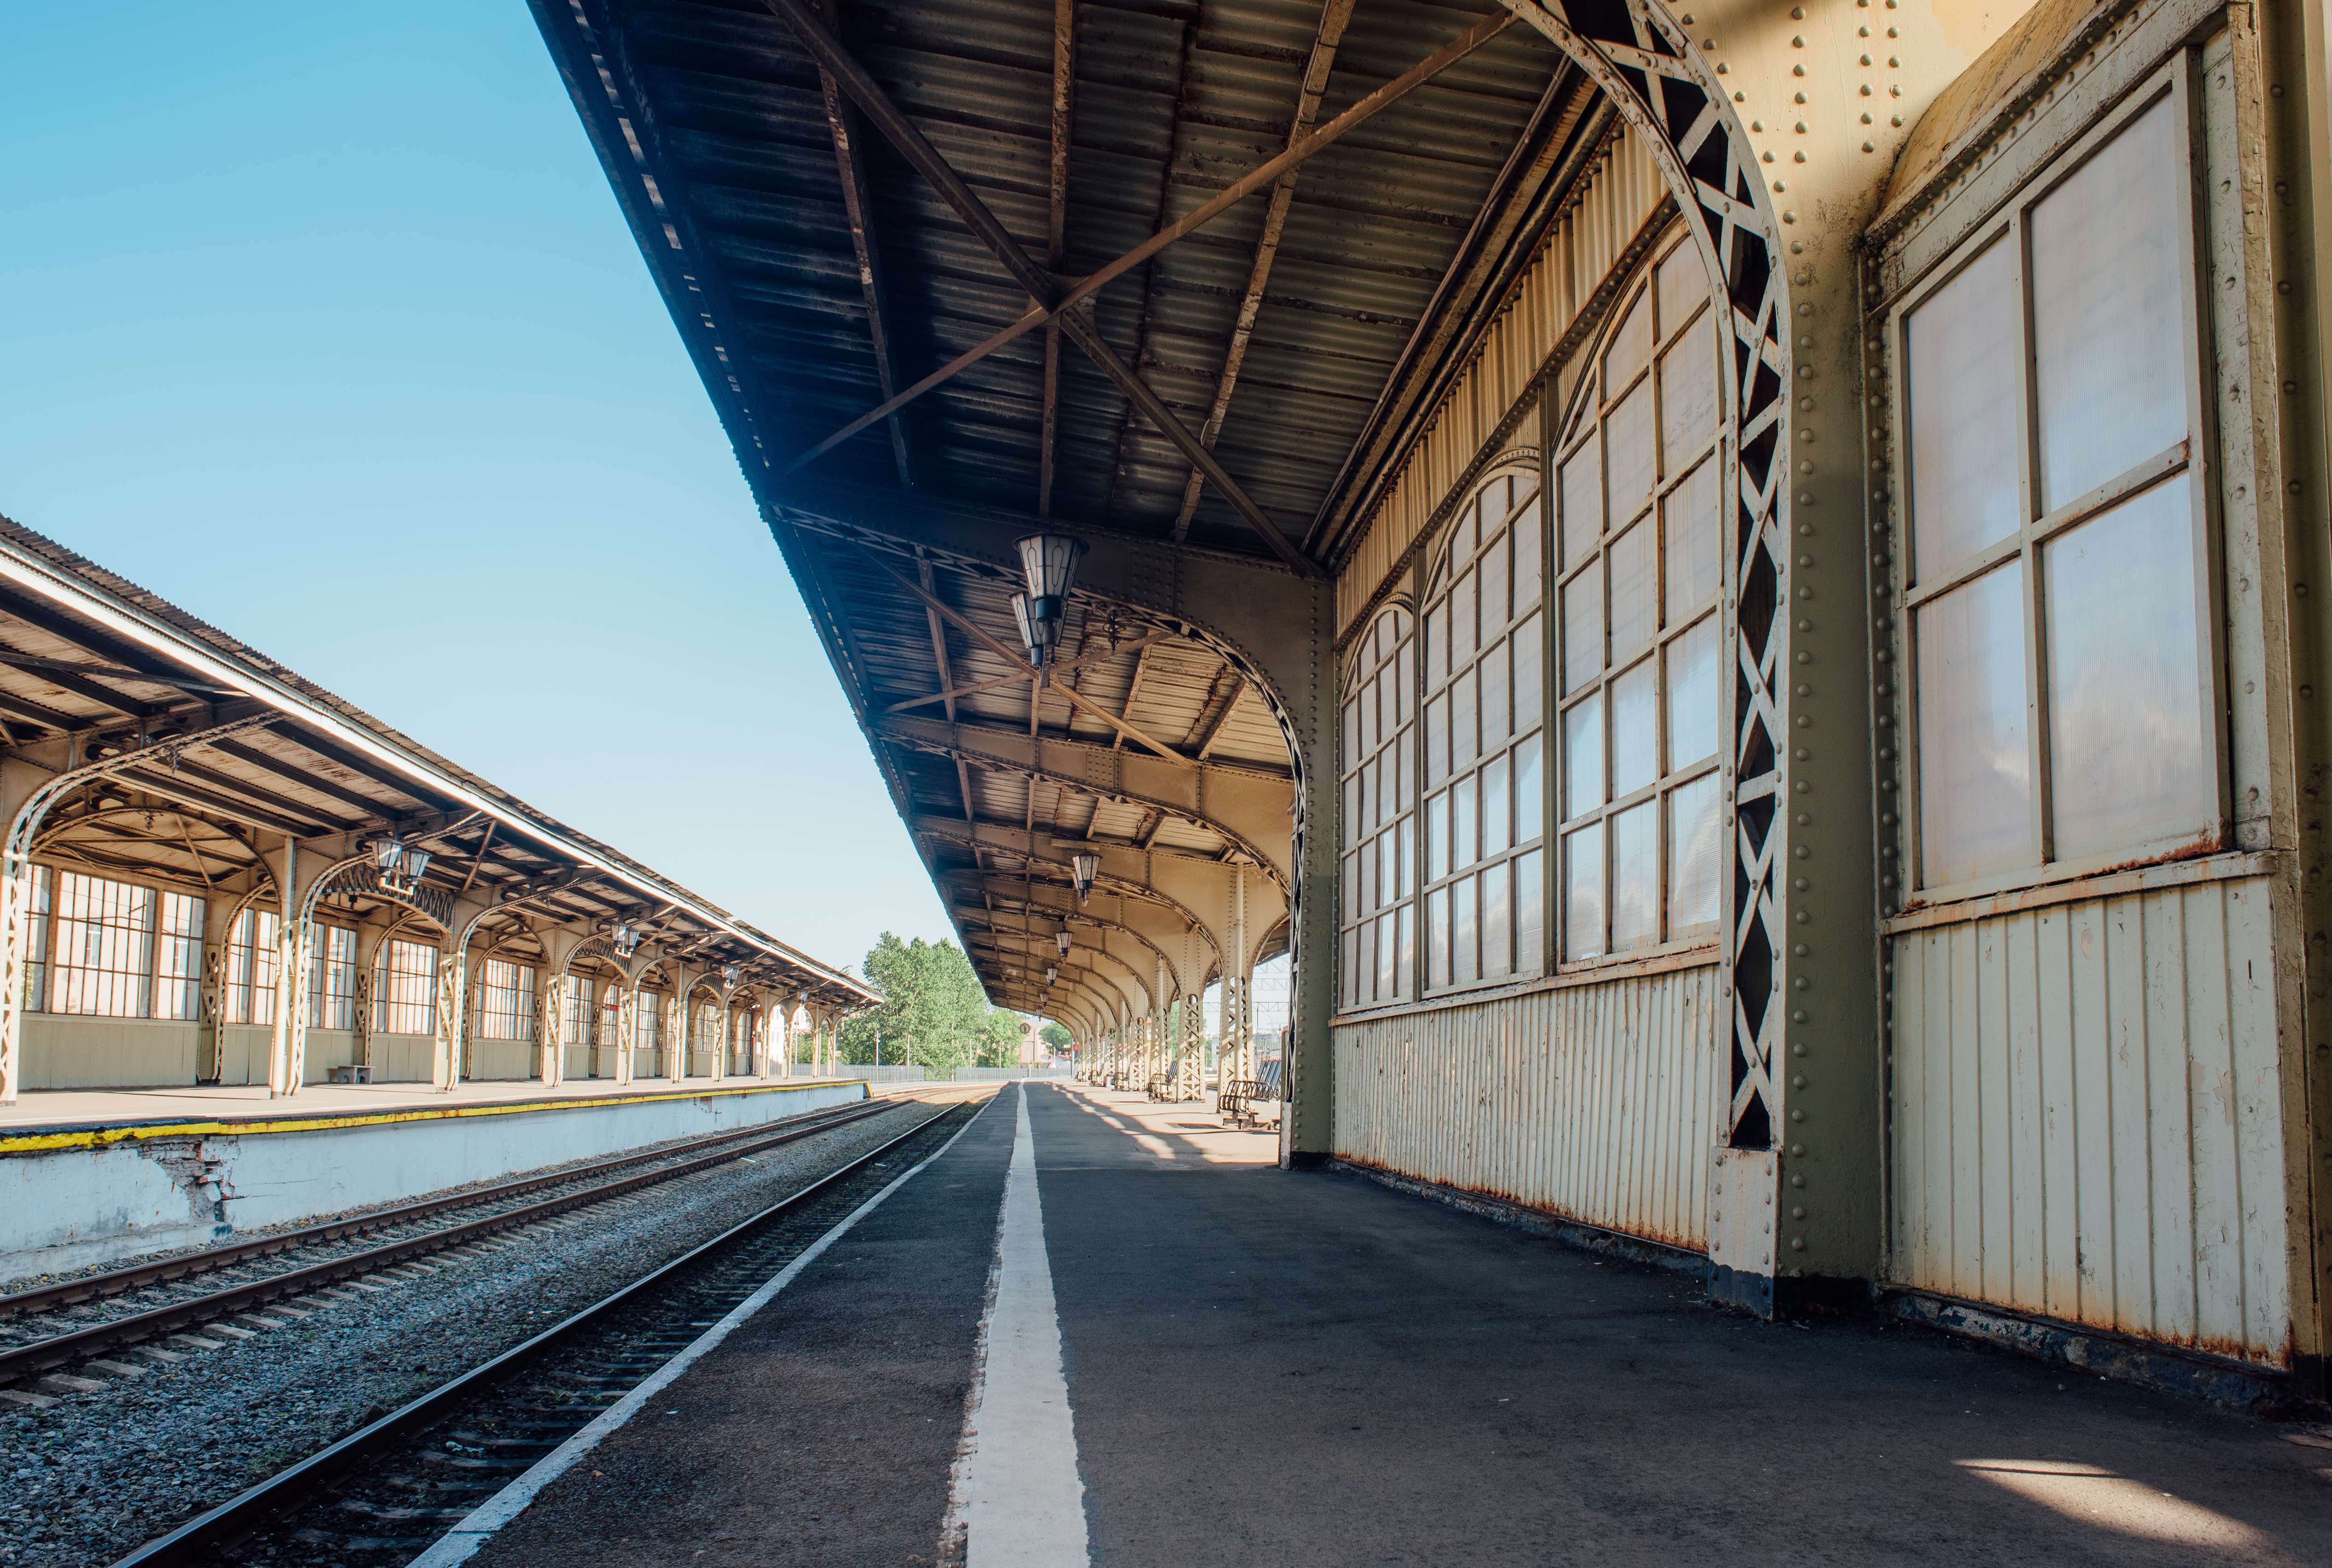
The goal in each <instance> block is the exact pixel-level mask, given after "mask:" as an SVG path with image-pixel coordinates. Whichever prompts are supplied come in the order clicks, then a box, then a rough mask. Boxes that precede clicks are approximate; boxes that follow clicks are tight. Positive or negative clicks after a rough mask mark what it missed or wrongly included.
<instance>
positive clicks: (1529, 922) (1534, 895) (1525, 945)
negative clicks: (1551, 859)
mask: <svg viewBox="0 0 2332 1568" xmlns="http://www.w3.org/2000/svg"><path fill="white" fill-rule="evenodd" d="M1545 877H1546V860H1545V856H1544V855H1542V854H1541V853H1540V852H1539V851H1538V850H1535V849H1534V850H1532V851H1531V852H1530V853H1529V854H1527V855H1517V856H1515V968H1517V969H1519V970H1523V971H1524V973H1530V974H1534V973H1536V972H1537V971H1538V967H1539V965H1540V963H1541V962H1542V961H1544V948H1545V946H1546V921H1545V917H1544V905H1545V903H1546V890H1545V886H1544V882H1545Z"/></svg>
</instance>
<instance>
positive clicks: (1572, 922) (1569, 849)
mask: <svg viewBox="0 0 2332 1568" xmlns="http://www.w3.org/2000/svg"><path fill="white" fill-rule="evenodd" d="M1602 952H1603V827H1602V825H1601V823H1598V824H1596V825H1595V826H1593V827H1582V828H1581V829H1580V830H1579V831H1578V832H1576V833H1573V834H1572V835H1571V836H1570V837H1567V838H1565V839H1564V840H1563V957H1565V958H1567V959H1582V958H1599V957H1601V955H1602Z"/></svg>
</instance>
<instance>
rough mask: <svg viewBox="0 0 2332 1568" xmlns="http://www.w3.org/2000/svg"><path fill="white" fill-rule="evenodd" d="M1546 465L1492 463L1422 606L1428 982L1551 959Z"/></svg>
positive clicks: (1538, 965) (1453, 531) (1489, 974)
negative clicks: (1523, 467)
mask: <svg viewBox="0 0 2332 1568" xmlns="http://www.w3.org/2000/svg"><path fill="white" fill-rule="evenodd" d="M1538 490H1539V487H1538V478H1537V475H1536V474H1534V473H1529V472H1527V471H1525V472H1521V473H1500V474H1496V475H1494V476H1493V477H1492V478H1491V479H1490V481H1489V482H1488V483H1486V484H1485V485H1483V486H1482V488H1481V489H1480V490H1479V491H1477V492H1475V495H1474V497H1473V499H1472V501H1471V502H1469V503H1468V504H1467V505H1466V506H1465V507H1464V508H1463V509H1461V510H1460V511H1459V512H1458V516H1457V519H1456V521H1454V522H1453V523H1452V524H1451V525H1450V530H1449V536H1448V540H1447V541H1446V544H1445V547H1444V550H1443V552H1442V555H1441V559H1440V561H1439V563H1438V565H1437V566H1436V568H1435V569H1434V575H1433V580H1432V586H1431V587H1430V588H1429V590H1428V596H1427V601H1426V611H1425V656H1426V672H1425V682H1426V697H1425V708H1424V713H1425V747H1424V750H1425V791H1426V794H1425V812H1424V823H1425V831H1424V856H1423V859H1424V862H1425V864H1424V865H1423V867H1422V870H1423V872H1424V877H1425V951H1426V977H1425V983H1426V987H1427V989H1428V990H1439V989H1442V988H1445V987H1451V986H1463V985H1470V984H1472V983H1474V982H1475V981H1477V980H1499V979H1504V978H1505V977H1507V976H1511V975H1518V974H1524V975H1526V974H1536V973H1538V972H1539V970H1541V969H1542V968H1543V967H1544V957H1543V952H1544V928H1545V920H1544V908H1545V898H1544V886H1545V866H1544V860H1543V858H1542V855H1541V850H1542V847H1543V842H1544V817H1545V812H1544V800H1545V795H1544V789H1545V779H1544V771H1543V770H1544V745H1543V743H1542V737H1543V736H1544V731H1545V714H1544V709H1545V702H1544V680H1543V678H1542V676H1543V673H1544V669H1545V663H1546V661H1545V656H1544V649H1545V627H1544V621H1543V620H1542V619H1541V618H1540V611H1539V605H1540V598H1541V594H1542V588H1541V583H1540V579H1541V576H1542V561H1543V558H1544V550H1542V549H1541V537H1542V531H1543V528H1544V523H1543V521H1542V513H1541V509H1540V507H1539V504H1538Z"/></svg>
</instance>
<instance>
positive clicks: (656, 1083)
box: [0, 1076, 855, 1153]
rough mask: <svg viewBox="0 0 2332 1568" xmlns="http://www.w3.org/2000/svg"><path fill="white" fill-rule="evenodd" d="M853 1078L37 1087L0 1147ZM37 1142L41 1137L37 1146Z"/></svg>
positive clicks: (0, 1113)
mask: <svg viewBox="0 0 2332 1568" xmlns="http://www.w3.org/2000/svg"><path fill="white" fill-rule="evenodd" d="M851 1082H855V1080H853V1079H846V1078H817V1077H794V1078H750V1077H741V1076H730V1077H727V1078H689V1079H685V1080H683V1081H682V1082H680V1083H677V1084H675V1083H674V1082H673V1081H672V1080H671V1079H670V1078H644V1079H638V1080H636V1081H634V1082H632V1083H630V1084H626V1085H621V1086H620V1087H619V1086H618V1085H616V1084H615V1083H614V1082H613V1081H612V1080H610V1079H607V1078H585V1079H579V1080H576V1081H573V1082H569V1083H564V1084H559V1085H555V1086H552V1087H550V1088H545V1087H544V1086H543V1085H540V1084H539V1083H536V1082H534V1081H533V1080H531V1079H505V1080H496V1079H483V1080H478V1081H475V1082H471V1083H465V1084H462V1085H457V1086H455V1087H454V1088H452V1089H438V1088H435V1087H433V1086H432V1085H428V1084H412V1083H406V1084H310V1085H305V1086H304V1087H302V1088H301V1091H300V1092H299V1093H298V1094H297V1095H285V1096H282V1097H281V1098H278V1097H276V1096H272V1095H269V1094H268V1092H267V1085H264V1084H223V1085H222V1084H211V1085H172V1086H170V1087H167V1088H153V1089H29V1090H26V1091H25V1092H24V1094H23V1095H20V1096H18V1098H17V1101H16V1103H15V1104H13V1105H0V1153H10V1152H19V1151H22V1150H24V1149H27V1148H32V1147H35V1146H46V1147H62V1146H63V1145H64V1144H66V1143H81V1144H86V1143H110V1142H119V1141H120V1140H121V1139H123V1138H136V1137H139V1136H152V1135H155V1133H165V1134H183V1133H184V1132H185V1131H186V1129H190V1128H196V1127H200V1128H205V1129H208V1128H220V1129H227V1128H233V1129H234V1130H237V1131H241V1130H244V1129H246V1128H259V1127H265V1126H280V1125H282V1124H285V1123H320V1122H324V1121H346V1120H349V1119H369V1118H377V1117H382V1116H395V1117H397V1118H399V1119H402V1120H422V1119H427V1118H428V1117H431V1116H457V1115H478V1114H489V1115H492V1114H503V1113H507V1112H511V1111H523V1110H528V1109H532V1108H534V1107H537V1106H545V1105H558V1106H565V1107H569V1108H571V1107H572V1106H574V1105H575V1104H578V1103H580V1102H598V1101H607V1102H610V1103H613V1102H616V1101H622V1100H644V1099H655V1098H662V1097H669V1096H672V1095H703V1094H734V1093H738V1092H741V1091H748V1090H767V1089H797V1088H804V1087H808V1086H809V1085H829V1084H846V1083H851ZM35 1140H38V1141H39V1142H38V1143H37V1144H36V1143H35V1142H34V1141H35Z"/></svg>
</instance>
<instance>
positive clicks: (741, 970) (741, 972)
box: [721, 963, 745, 991]
mask: <svg viewBox="0 0 2332 1568" xmlns="http://www.w3.org/2000/svg"><path fill="white" fill-rule="evenodd" d="M744 978H745V966H744V965H742V964H734V963H724V964H722V966H721V983H722V985H724V986H726V987H728V988H729V989H730V990H732V991H733V990H736V989H737V982H738V981H739V980H743V979H744Z"/></svg>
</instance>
